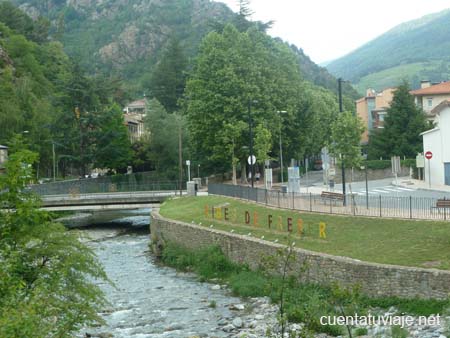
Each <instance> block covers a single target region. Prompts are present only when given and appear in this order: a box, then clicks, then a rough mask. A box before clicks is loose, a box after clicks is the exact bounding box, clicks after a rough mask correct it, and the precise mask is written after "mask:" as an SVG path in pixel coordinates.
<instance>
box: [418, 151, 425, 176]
mask: <svg viewBox="0 0 450 338" xmlns="http://www.w3.org/2000/svg"><path fill="white" fill-rule="evenodd" d="M416 168H417V169H418V171H419V180H424V179H425V177H424V176H425V175H424V172H423V168H425V157H424V156H423V154H417V156H416ZM420 169H422V175H420V171H421V170H420Z"/></svg>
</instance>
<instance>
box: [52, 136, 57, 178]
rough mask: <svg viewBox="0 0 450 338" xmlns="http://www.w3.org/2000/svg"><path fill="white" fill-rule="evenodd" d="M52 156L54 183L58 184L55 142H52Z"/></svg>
mask: <svg viewBox="0 0 450 338" xmlns="http://www.w3.org/2000/svg"><path fill="white" fill-rule="evenodd" d="M52 155H53V182H56V156H55V142H54V141H52Z"/></svg>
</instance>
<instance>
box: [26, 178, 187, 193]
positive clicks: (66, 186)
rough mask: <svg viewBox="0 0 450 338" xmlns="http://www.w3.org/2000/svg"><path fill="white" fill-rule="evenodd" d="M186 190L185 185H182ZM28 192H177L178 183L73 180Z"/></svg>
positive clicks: (38, 186)
mask: <svg viewBox="0 0 450 338" xmlns="http://www.w3.org/2000/svg"><path fill="white" fill-rule="evenodd" d="M182 189H183V190H185V189H186V183H183V184H182ZM30 190H31V191H33V192H35V193H37V194H38V195H40V196H46V195H83V194H98V193H116V192H144V191H177V190H179V185H178V182H175V181H168V182H141V183H138V182H131V183H130V182H97V181H96V180H95V179H91V180H74V181H65V182H55V183H46V184H39V185H33V186H31V187H30Z"/></svg>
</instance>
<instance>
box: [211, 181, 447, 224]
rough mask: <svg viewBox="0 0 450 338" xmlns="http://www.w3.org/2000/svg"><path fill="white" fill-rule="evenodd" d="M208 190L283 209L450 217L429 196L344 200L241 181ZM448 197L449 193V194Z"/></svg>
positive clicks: (358, 214)
mask: <svg viewBox="0 0 450 338" xmlns="http://www.w3.org/2000/svg"><path fill="white" fill-rule="evenodd" d="M208 194H211V195H222V196H229V197H234V198H239V199H244V200H249V201H254V202H257V203H259V204H264V205H268V206H272V207H279V208H284V209H292V210H299V211H309V212H317V213H328V214H339V215H353V216H371V217H386V218H402V219H427V220H443V221H447V220H450V208H437V201H438V199H439V200H440V199H442V198H429V197H412V196H408V197H394V196H381V195H379V196H369V197H366V196H359V195H354V194H353V195H350V194H348V195H346V203H345V205H344V202H343V201H342V200H338V199H335V200H333V199H330V198H324V197H321V195H320V194H313V193H295V192H289V193H283V192H281V191H278V190H266V189H261V188H251V187H246V186H240V185H229V184H210V185H209V186H208ZM448 199H450V196H449V198H448Z"/></svg>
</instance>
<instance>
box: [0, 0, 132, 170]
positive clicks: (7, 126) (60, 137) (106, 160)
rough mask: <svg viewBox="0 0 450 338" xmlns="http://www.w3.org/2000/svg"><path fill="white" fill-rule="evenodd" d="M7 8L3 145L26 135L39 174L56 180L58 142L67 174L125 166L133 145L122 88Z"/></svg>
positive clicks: (0, 39) (0, 90) (0, 69)
mask: <svg viewBox="0 0 450 338" xmlns="http://www.w3.org/2000/svg"><path fill="white" fill-rule="evenodd" d="M0 6H1V10H0V13H1V15H0V75H1V76H0V125H1V126H2V128H0V144H5V143H6V144H7V143H8V142H9V141H10V140H11V138H12V137H13V135H14V134H18V133H19V134H20V133H23V134H24V135H26V141H27V143H28V144H29V146H30V148H31V149H32V150H33V151H36V152H38V153H39V155H40V162H38V163H37V164H36V169H37V175H38V176H40V177H42V176H50V175H51V174H50V172H51V168H52V161H53V156H52V144H53V145H54V147H55V152H56V156H55V157H56V158H55V162H57V163H56V164H57V165H58V167H60V168H61V170H62V172H63V174H64V173H65V172H66V171H67V168H68V167H70V166H72V167H75V168H80V171H79V173H80V174H85V173H87V172H88V168H89V167H95V166H101V167H106V168H111V169H118V170H120V169H123V168H126V166H127V164H128V161H129V159H130V150H131V148H130V144H129V141H128V137H127V131H126V127H125V126H124V124H123V116H122V114H121V109H120V108H118V107H117V106H114V105H113V102H114V101H118V100H120V99H121V92H120V85H119V84H118V83H117V82H115V81H114V80H113V79H105V78H102V77H100V76H98V77H95V78H88V77H86V76H85V75H84V73H83V71H82V70H81V68H80V67H79V66H78V65H77V64H76V63H74V62H73V61H72V60H70V59H69V57H68V56H67V55H66V54H65V53H64V51H63V48H62V45H61V44H60V43H59V42H54V41H53V42H52V41H48V40H47V38H44V37H43V34H46V32H44V31H43V29H42V28H41V25H40V24H39V21H37V22H33V21H31V19H30V18H28V17H27V16H25V15H24V14H23V13H22V12H21V11H20V10H17V9H15V8H14V7H13V6H12V5H10V4H8V3H1V4H0ZM6 14H7V15H8V16H6ZM2 20H4V23H2V22H1V21H2ZM24 34H25V35H24ZM45 36H46V35H45ZM105 128H107V129H108V131H106V130H105ZM111 154H116V156H114V157H111Z"/></svg>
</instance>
